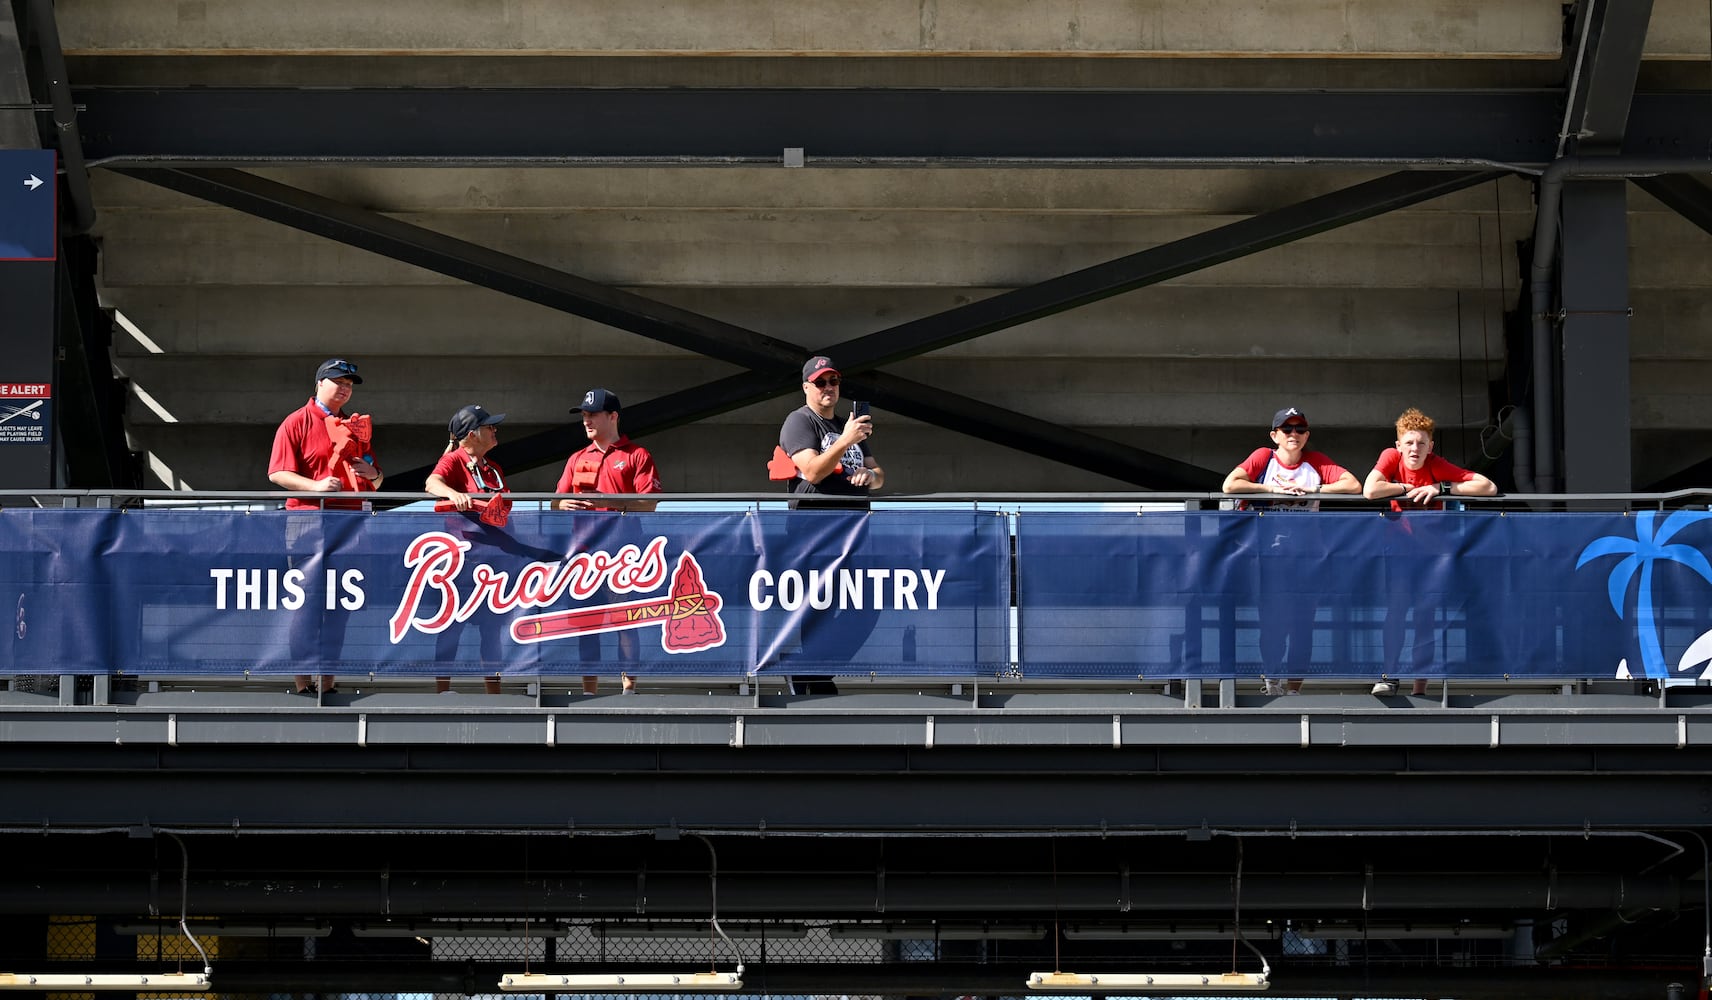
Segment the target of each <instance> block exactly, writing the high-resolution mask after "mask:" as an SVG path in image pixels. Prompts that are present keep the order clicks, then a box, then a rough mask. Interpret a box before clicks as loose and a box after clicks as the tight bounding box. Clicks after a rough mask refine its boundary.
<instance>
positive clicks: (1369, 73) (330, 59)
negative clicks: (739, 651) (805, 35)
mask: <svg viewBox="0 0 1712 1000" xmlns="http://www.w3.org/2000/svg"><path fill="white" fill-rule="evenodd" d="M1651 66H1652V67H1653V68H1654V70H1655V72H1656V71H1657V70H1659V69H1663V68H1669V67H1679V68H1686V67H1682V66H1681V64H1661V63H1653V64H1651ZM72 79H74V80H76V81H78V83H79V85H81V86H87V87H163V86H164V87H195V86H203V87H766V88H777V87H904V88H923V87H948V88H968V87H1007V88H1019V89H1034V88H1053V89H1056V88H1066V87H1069V88H1091V89H1113V88H1117V89H1125V90H1129V89H1135V88H1167V89H1179V88H1181V89H1206V88H1209V87H1224V88H1237V89H1245V90H1256V89H1304V88H1308V89H1322V90H1416V89H1427V90H1468V89H1477V90H1484V89H1499V90H1517V89H1522V90H1527V89H1539V88H1554V87H1561V86H1562V84H1563V71H1562V69H1561V67H1560V66H1559V65H1558V63H1557V62H1556V61H1555V60H1548V59H1532V58H1530V59H1517V60H1505V59H1411V58H1406V57H1400V56H1399V57H1372V58H1363V59H1349V58H1343V57H1338V56H1332V57H1311V56H1300V55H1290V56H1283V57H1276V58H1269V57H1264V56H1242V57H1234V58H1221V57H1216V56H1198V57H1196V58H1193V59H1121V58H1120V59H1112V58H1106V57H1103V56H1081V55H1077V56H1065V55H1052V54H1048V55H1040V56H1015V55H1003V56H973V55H957V56H921V57H915V58H908V59H900V58H897V57H895V56H887V55H866V56H783V55H763V54H747V55H705V54H704V55H697V56H696V57H695V58H693V59H686V58H684V57H683V56H680V55H659V56H642V55H627V56H625V57H624V58H622V59H613V58H611V57H609V56H604V55H597V56H574V55H560V56H540V55H505V56H500V57H494V56H482V55H474V56H471V55H420V54H417V55H409V54H389V55H386V56H384V57H375V58H372V59H370V58H361V57H353V56H349V55H325V54H320V55H317V54H303V53H283V54H273V55H269V54H263V53H257V54H252V55H233V54H229V53H228V54H220V55H197V56H152V57H148V58H136V57H134V56H131V55H127V54H125V53H124V52H122V51H117V50H105V51H96V52H91V53H87V54H85V55H83V56H82V57H80V58H77V59H74V60H73V61H72ZM1705 82H1706V76H1705V74H1704V73H1699V74H1696V75H1694V76H1693V77H1687V76H1673V77H1672V78H1671V79H1670V80H1669V81H1658V82H1657V84H1656V85H1655V86H1653V87H1652V89H1656V90H1695V89H1699V88H1701V87H1703V86H1705Z"/></svg>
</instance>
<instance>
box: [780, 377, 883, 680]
mask: <svg viewBox="0 0 1712 1000" xmlns="http://www.w3.org/2000/svg"><path fill="white" fill-rule="evenodd" d="M843 381H844V380H843V377H842V376H840V375H839V374H838V369H837V368H835V367H834V366H833V364H832V359H830V358H826V357H813V358H809V359H808V363H807V364H805V365H803V381H802V387H803V400H804V404H803V406H802V407H801V408H799V409H797V410H793V411H792V412H791V414H790V416H787V417H786V418H785V423H784V426H783V427H780V428H779V447H778V450H777V451H775V452H774V466H777V467H778V468H776V469H774V470H773V471H772V472H771V475H772V477H773V478H774V479H776V480H784V481H786V483H787V489H789V490H790V491H791V492H792V493H795V494H821V495H824V496H832V497H859V498H860V499H855V500H833V501H830V502H822V503H815V504H813V507H814V508H817V509H826V508H833V509H850V508H856V509H860V510H866V509H867V508H868V494H869V493H870V492H871V491H873V490H877V489H879V488H880V486H881V485H882V484H883V483H884V482H885V481H886V473H885V470H883V469H881V468H880V464H879V463H878V462H876V461H874V456H873V453H871V452H870V451H869V450H868V436H869V435H871V434H873V433H874V420H873V418H872V417H870V416H868V415H867V414H863V415H861V416H857V415H856V414H855V413H854V412H853V413H851V414H850V416H849V417H847V418H846V419H845V420H844V423H843V424H842V426H841V425H840V424H839V423H838V420H837V414H836V408H837V406H838V396H839V389H840V386H841V383H842V382H843ZM770 468H771V467H770ZM792 506H793V507H794V506H795V504H794V503H793V504H792ZM805 506H806V505H805ZM878 620H879V618H878V615H877V614H876V612H874V611H873V610H871V609H870V610H853V609H848V608H847V609H844V610H842V611H833V612H830V613H828V612H815V613H810V614H808V615H807V616H806V617H805V619H804V620H803V625H802V644H803V648H804V649H805V650H808V651H811V652H812V655H813V656H815V657H817V658H818V659H819V660H821V661H822V662H824V661H826V660H827V659H830V658H834V657H838V656H839V655H840V654H842V656H843V657H844V658H848V657H849V656H851V655H852V654H854V653H855V652H856V651H857V650H858V649H860V648H861V647H862V644H863V643H865V642H866V641H867V640H868V636H869V635H870V634H871V633H872V632H873V631H874V625H875V623H876V622H877V621H878ZM790 685H791V692H792V693H793V694H837V693H838V686H837V684H835V683H834V682H833V679H832V677H831V676H830V675H824V674H820V675H812V676H810V675H803V674H795V675H793V676H791V677H790Z"/></svg>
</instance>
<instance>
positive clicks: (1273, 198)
mask: <svg viewBox="0 0 1712 1000" xmlns="http://www.w3.org/2000/svg"><path fill="white" fill-rule="evenodd" d="M248 172H249V173H252V174H255V175H256V176H258V177H263V178H266V179H268V180H271V181H274V182H276V183H279V184H284V185H287V186H289V187H293V188H296V189H298V190H301V191H307V192H309V193H311V194H317V195H320V196H322V197H324V198H331V199H333V200H334V201H339V202H343V203H345V204H348V205H358V206H361V207H363V208H366V209H368V210H370V211H374V212H385V213H388V214H405V213H434V212H443V213H455V214H469V213H478V212H501V211H503V212H544V211H545V212H573V211H582V210H591V209H593V210H625V211H661V210H668V209H678V210H685V209H696V210H710V209H712V210H724V211H756V210H766V211H813V210H865V211H872V210H883V211H893V212H896V211H904V210H916V211H931V212H948V213H963V214H971V215H974V214H978V215H991V214H1009V213H1023V212H1057V213H1064V214H1072V213H1099V214H1102V215H1117V216H1131V215H1146V216H1159V215H1177V214H1183V215H1254V214H1258V213H1260V212H1265V211H1270V210H1271V209H1274V208H1277V207H1278V206H1280V205H1289V204H1294V203H1296V202H1301V201H1306V200H1308V199H1309V198H1314V197H1318V196H1320V195H1324V194H1330V193H1332V192H1334V191H1341V190H1343V189H1345V188H1349V187H1353V186H1355V185H1357V184H1360V183H1362V182H1363V181H1368V180H1372V179H1374V178H1376V177H1380V176H1382V175H1383V174H1385V173H1386V171H1379V170H1344V169H1332V168H1328V169H1314V170H1280V169H1277V168H1248V169H1245V168H1241V167H1231V168H1220V169H1216V170H1207V169H1196V170H1178V169H1147V170H1138V169H1135V168H1122V167H1114V168H1092V167H1060V168H1050V167H976V166H970V167H963V168H959V169H957V170H944V169H940V168H935V167H909V166H889V167H885V168H873V167H816V168H814V169H812V170H784V169H782V168H779V167H758V166H732V167H721V168H719V169H717V170H713V169H708V168H706V167H660V166H634V167H612V166H606V167H601V166H587V167H551V166H525V167H464V168H455V169H454V168H436V167H389V168H387V169H384V170H379V169H375V168H373V167H295V168H291V167H266V168H258V169H254V170H250V171H248ZM92 177H93V182H94V190H95V192H96V197H97V198H98V199H99V200H100V202H101V205H102V207H103V208H106V209H112V210H121V209H148V210H160V209H185V210H199V211H205V212H218V211H220V209H218V208H217V207H215V206H211V205H210V204H209V203H208V202H205V201H202V200H200V199H198V198H194V197H191V196H190V195H185V194H180V193H178V192H176V191H173V190H170V189H168V188H164V187H160V186H159V185H155V184H148V183H145V182H143V181H140V180H137V179H135V178H132V177H128V176H126V175H124V174H121V173H118V172H115V171H111V170H102V171H97V172H96V173H95V174H94V175H92ZM1493 183H1494V184H1496V185H1498V186H1499V187H1500V188H1501V190H1500V191H1499V192H1498V195H1497V197H1496V198H1495V197H1494V194H1493V188H1492V185H1490V184H1489V185H1481V186H1478V187H1472V188H1468V189H1465V190H1462V191H1455V192H1451V193H1449V194H1446V195H1444V196H1442V197H1439V198H1435V199H1433V200H1432V201H1430V202H1424V203H1422V204H1420V205H1417V206H1413V207H1411V208H1409V209H1408V210H1407V211H1408V213H1409V214H1411V215H1414V214H1432V213H1448V214H1460V213H1481V214H1488V215H1490V214H1491V213H1493V212H1495V211H1500V210H1501V211H1502V212H1503V214H1504V216H1505V225H1506V228H1508V227H1509V226H1510V225H1512V224H1513V223H1512V220H1524V222H1525V223H1526V224H1531V223H1532V218H1533V215H1532V211H1533V210H1532V197H1533V195H1532V187H1531V181H1529V180H1528V179H1527V178H1524V177H1519V176H1508V177H1504V178H1502V179H1500V180H1498V181H1495V182H1493Z"/></svg>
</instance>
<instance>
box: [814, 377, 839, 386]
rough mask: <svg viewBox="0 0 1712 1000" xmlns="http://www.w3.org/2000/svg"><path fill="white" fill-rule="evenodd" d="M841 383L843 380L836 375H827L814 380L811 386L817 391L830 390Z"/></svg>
mask: <svg viewBox="0 0 1712 1000" xmlns="http://www.w3.org/2000/svg"><path fill="white" fill-rule="evenodd" d="M842 381H844V380H843V379H841V378H839V377H838V376H837V375H827V376H826V377H824V378H817V379H815V380H814V383H813V384H814V386H815V388H817V389H830V388H832V387H833V386H835V385H837V384H839V383H840V382H842Z"/></svg>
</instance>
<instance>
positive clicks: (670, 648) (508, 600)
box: [388, 531, 725, 653]
mask: <svg viewBox="0 0 1712 1000" xmlns="http://www.w3.org/2000/svg"><path fill="white" fill-rule="evenodd" d="M469 549H470V543H469V542H468V541H466V540H465V539H462V538H458V537H456V536H454V535H451V534H448V533H447V532H444V531H431V532H427V533H425V534H422V535H419V536H417V537H416V539H415V540H413V541H412V542H411V543H410V544H409V545H408V546H406V548H405V554H404V564H405V566H407V567H409V569H410V571H411V574H410V580H409V582H408V583H407V584H406V585H405V588H404V593H403V594H402V595H401V596H400V599H399V604H398V609H397V610H396V611H394V612H393V614H392V617H391V619H390V620H389V622H388V625H389V630H388V631H389V635H390V637H391V640H392V641H393V642H394V643H398V642H401V641H403V639H404V637H405V636H406V635H407V634H409V633H410V631H411V630H415V631H418V632H425V633H428V634H437V633H440V632H444V631H445V630H446V629H447V628H449V627H451V625H452V624H453V623H454V622H462V621H468V620H469V619H470V618H471V617H472V616H474V615H475V614H476V612H477V611H479V610H480V609H481V608H482V607H484V606H485V607H486V608H487V610H488V611H489V612H490V613H492V614H496V615H504V614H509V613H511V612H512V611H514V610H517V609H520V608H521V609H527V608H542V607H548V606H550V605H553V604H556V603H558V601H559V600H560V599H561V598H562V597H564V596H566V595H569V596H571V597H572V598H582V599H586V598H588V597H592V596H593V595H594V594H596V593H597V592H599V591H600V590H601V589H602V588H603V587H604V588H606V589H608V590H611V591H613V592H614V593H619V594H627V593H646V592H648V591H651V590H657V589H659V587H660V586H661V585H662V584H663V583H665V582H666V555H665V553H666V539H665V537H664V536H656V537H655V538H654V539H653V540H652V541H650V542H649V543H648V544H647V545H646V546H644V547H638V546H635V545H626V546H623V547H622V548H620V549H619V550H618V551H617V552H604V551H599V550H595V551H589V552H578V553H575V554H573V555H570V556H567V557H566V558H565V559H564V560H562V561H560V562H558V563H544V562H532V563H529V564H527V565H526V566H524V567H523V568H522V569H521V570H518V571H517V572H516V574H515V575H513V574H512V573H509V572H506V571H505V570H498V569H494V568H493V567H492V566H489V565H487V564H486V563H478V564H476V566H475V567H474V568H473V569H472V570H471V571H470V574H469V580H468V581H467V582H461V576H462V574H463V569H464V559H465V555H466V554H467V553H468V552H469ZM435 598H438V600H437V601H436V600H435ZM722 606H723V601H722V600H721V599H720V596H719V594H717V593H715V592H714V591H712V590H710V589H708V587H707V584H706V582H705V580H704V579H703V576H702V571H701V565H700V564H699V563H697V562H696V560H695V557H694V556H693V555H691V554H690V553H688V552H684V553H681V554H680V555H679V556H678V563H677V569H676V571H675V572H674V573H673V575H672V586H671V590H670V591H669V592H668V595H667V596H666V597H663V598H653V599H647V600H641V601H633V602H629V603H622V604H608V605H603V606H600V607H593V608H579V609H576V610H572V611H556V612H551V613H547V614H539V615H528V616H525V617H522V618H518V619H517V620H516V621H514V622H513V623H512V625H511V637H512V639H513V640H514V641H516V642H519V643H536V642H547V641H550V640H554V639H567V638H570V637H572V636H578V635H589V634H593V633H598V632H616V631H620V630H623V629H632V628H643V627H646V626H649V625H661V626H663V627H662V630H661V638H660V645H661V647H662V648H663V649H665V651H666V652H668V653H693V652H699V651H701V650H704V649H712V648H713V647H715V646H721V645H724V643H725V624H724V623H723V622H722V621H721V620H720V618H719V609H720V608H721V607H722Z"/></svg>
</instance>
